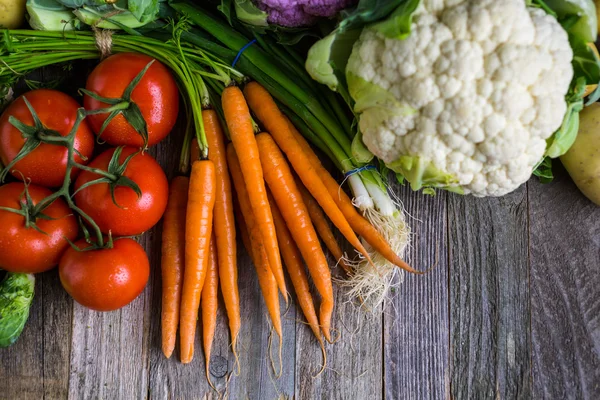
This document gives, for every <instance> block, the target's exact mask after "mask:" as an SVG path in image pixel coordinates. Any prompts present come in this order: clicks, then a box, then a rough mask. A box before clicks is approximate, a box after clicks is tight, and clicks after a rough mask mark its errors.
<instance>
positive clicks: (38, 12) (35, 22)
mask: <svg viewBox="0 0 600 400" xmlns="http://www.w3.org/2000/svg"><path fill="white" fill-rule="evenodd" d="M26 8H27V14H28V15H29V24H30V25H31V27H32V28H33V29H36V30H47V31H62V30H67V31H70V30H73V29H77V28H78V27H79V21H78V20H77V18H76V17H75V15H74V14H73V13H72V12H71V11H70V10H69V9H68V8H66V7H65V6H64V5H62V4H60V3H59V2H58V1H57V0H27V3H26Z"/></svg>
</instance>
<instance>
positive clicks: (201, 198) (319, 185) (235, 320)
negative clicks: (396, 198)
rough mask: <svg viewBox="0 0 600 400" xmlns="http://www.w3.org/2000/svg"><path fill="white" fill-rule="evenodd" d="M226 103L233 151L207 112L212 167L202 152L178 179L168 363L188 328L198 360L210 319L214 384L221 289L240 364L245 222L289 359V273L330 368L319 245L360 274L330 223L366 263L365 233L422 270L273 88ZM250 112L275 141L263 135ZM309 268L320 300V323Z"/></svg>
mask: <svg viewBox="0 0 600 400" xmlns="http://www.w3.org/2000/svg"><path fill="white" fill-rule="evenodd" d="M221 102H222V105H221V106H222V115H223V117H224V120H225V124H226V126H227V130H228V132H229V136H230V139H231V142H230V143H229V144H228V145H225V135H224V133H223V130H222V129H221V127H220V125H219V119H218V115H217V113H216V112H215V111H212V110H205V111H203V122H204V128H205V131H206V139H207V143H208V159H207V160H199V159H198V158H199V155H200V154H201V152H199V151H196V152H195V153H194V154H193V155H192V160H193V164H192V171H191V175H190V178H189V180H188V178H184V177H177V178H175V179H174V180H173V182H172V184H171V194H170V200H169V205H168V208H167V212H166V213H165V220H164V231H163V260H162V262H163V265H162V273H163V309H162V333H163V337H162V344H163V352H164V353H165V355H166V356H167V357H170V355H171V354H172V352H173V349H174V347H175V341H176V332H177V328H178V327H179V331H180V347H181V361H182V362H183V363H187V362H190V361H191V359H192V356H193V351H194V349H193V343H194V335H195V329H196V319H197V315H198V312H199V311H201V313H202V322H203V344H204V353H205V358H206V370H207V375H208V363H209V358H210V350H211V343H212V339H213V337H214V331H215V321H216V313H217V304H218V301H217V292H218V285H219V282H220V287H221V292H222V294H223V299H224V302H225V308H226V311H227V316H228V318H229V327H230V333H231V344H232V348H233V352H234V354H235V355H236V359H237V353H236V343H237V336H238V333H239V330H240V308H239V294H238V289H237V265H236V229H235V223H234V218H235V219H237V220H238V221H237V222H238V227H239V228H240V236H241V238H242V241H243V243H244V245H245V247H246V249H247V251H248V253H249V254H250V256H251V259H252V260H253V264H254V266H255V269H256V274H257V277H258V280H259V284H260V288H261V291H262V294H263V297H264V300H265V304H266V308H267V311H268V313H269V316H270V319H271V321H272V324H273V328H274V330H275V332H276V333H277V335H278V337H279V348H280V353H279V354H281V345H282V330H281V315H280V306H279V294H281V295H282V296H283V299H284V300H285V302H286V304H287V303H288V290H287V287H286V280H285V276H284V272H283V268H284V265H285V269H286V270H287V272H288V275H289V277H290V281H291V283H292V285H293V288H294V291H295V293H296V297H297V299H298V303H299V305H300V307H301V309H302V311H303V313H304V316H305V317H306V319H307V321H308V325H309V326H310V328H311V330H312V332H313V333H314V334H315V336H316V338H317V340H318V342H319V344H320V346H321V349H322V351H323V356H324V363H323V367H324V366H325V350H324V342H323V340H322V336H323V337H324V338H325V339H326V340H327V341H329V342H331V341H332V339H331V318H332V314H333V308H334V297H333V286H332V279H331V272H330V266H329V265H328V262H327V259H326V257H325V254H324V252H323V248H322V247H321V242H320V240H319V238H320V239H321V240H323V242H324V243H325V245H326V247H327V248H328V249H329V250H330V252H331V253H332V255H333V256H334V257H335V258H336V259H337V261H338V263H339V264H340V265H341V266H342V267H343V268H344V270H345V271H346V272H347V273H349V274H350V273H352V271H351V270H350V269H349V268H348V266H347V265H346V264H345V262H344V257H343V253H342V250H341V248H340V245H339V243H337V241H336V239H335V237H334V234H333V232H332V231H331V228H330V226H329V222H328V221H327V217H328V218H329V220H330V221H331V222H332V223H333V224H334V225H335V226H336V227H337V228H338V230H339V231H340V232H341V233H342V235H343V236H344V237H345V238H346V239H347V240H348V242H349V243H350V244H351V245H352V246H353V247H354V248H355V249H356V250H357V251H358V252H359V253H360V254H361V255H362V257H364V258H365V259H366V260H370V259H369V254H368V253H367V251H366V249H365V248H364V246H363V244H362V243H361V241H360V240H359V238H358V236H357V234H358V235H360V236H362V238H363V239H364V240H365V241H366V242H367V243H369V244H370V245H371V246H372V247H373V248H374V249H376V250H377V251H378V252H379V253H381V254H382V255H384V256H385V257H386V258H387V259H388V260H390V261H391V262H393V263H394V264H395V265H397V266H398V267H401V268H403V269H405V270H408V271H410V272H415V273H416V272H417V271H415V270H413V269H412V268H411V267H409V266H408V265H407V264H406V263H405V262H404V261H403V260H401V259H400V257H398V256H397V255H396V254H395V253H394V252H393V251H392V249H391V247H390V246H389V244H388V243H387V242H386V241H385V239H383V237H382V236H381V235H380V234H379V233H378V231H377V230H376V229H375V228H374V227H373V226H372V225H371V224H370V223H369V222H368V221H367V220H366V219H365V218H364V217H362V215H360V214H359V213H358V212H357V211H356V209H355V207H354V205H353V204H352V201H351V200H350V198H349V197H348V196H347V195H346V194H345V193H344V192H343V191H342V190H341V189H340V188H339V185H338V183H337V182H336V181H335V179H334V178H333V177H332V176H331V175H330V174H329V172H328V171H327V170H326V169H325V168H324V167H323V166H322V165H321V163H320V161H319V159H318V157H317V156H316V155H315V153H314V152H313V150H312V149H311V148H310V146H309V145H308V143H307V142H306V140H305V139H304V138H303V137H302V135H300V133H299V132H298V131H297V130H296V128H295V127H294V126H293V125H292V124H291V123H290V121H289V120H288V119H287V118H286V117H285V116H284V115H283V114H282V112H281V110H280V109H279V108H278V106H277V104H276V103H275V101H274V100H273V98H272V97H271V95H270V94H269V92H268V91H267V90H266V89H265V88H264V87H262V86H261V85H260V84H258V83H256V82H251V83H248V84H246V86H245V88H244V92H242V90H241V89H240V88H239V87H237V86H229V87H227V88H225V89H224V90H223V92H222V95H221ZM250 110H252V112H253V114H254V116H255V117H256V118H257V119H258V121H259V122H260V124H261V125H262V127H263V128H264V129H265V132H262V133H258V132H256V131H255V124H254V123H253V120H252V116H251V113H250ZM267 132H268V133H267ZM257 133H258V134H257ZM194 147H195V146H193V147H192V149H194ZM232 184H233V187H234V189H235V194H236V196H235V197H236V201H235V203H236V205H237V208H236V209H234V199H233V197H234V196H233V193H232V189H231V186H232ZM234 216H235V217H234ZM282 259H283V261H282ZM304 263H306V266H307V268H308V272H309V274H310V277H311V279H312V281H313V283H314V285H315V287H316V289H317V292H318V293H319V295H320V305H319V313H318V316H317V312H316V309H315V305H314V302H313V298H312V295H311V293H310V289H309V278H308V275H307V274H306V271H305V269H304Z"/></svg>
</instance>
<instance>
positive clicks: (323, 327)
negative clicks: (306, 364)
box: [0, 0, 600, 378]
mask: <svg viewBox="0 0 600 400" xmlns="http://www.w3.org/2000/svg"><path fill="white" fill-rule="evenodd" d="M313 3H314V4H313ZM313 3H311V2H310V1H302V2H296V3H294V7H293V8H292V9H286V8H285V2H274V1H256V2H250V1H242V0H235V1H233V2H231V1H223V2H222V4H221V7H220V8H219V9H220V11H221V12H222V14H223V15H219V14H217V13H216V12H217V11H216V9H212V10H208V9H207V8H208V6H203V7H199V6H197V5H194V4H193V3H192V2H191V1H184V0H180V1H176V0H172V1H168V2H166V1H165V2H163V1H153V2H147V1H141V0H140V1H134V0H128V1H125V0H121V1H108V0H106V1H104V0H94V1H86V0H77V1H71V0H28V1H27V10H28V15H29V22H30V24H31V26H33V27H34V28H36V29H38V30H3V31H0V32H2V35H3V41H2V43H1V44H0V94H2V98H6V99H8V98H10V89H11V86H13V85H14V84H15V83H17V82H18V81H19V80H21V79H22V78H23V77H25V76H26V75H27V74H28V73H30V72H32V71H34V70H36V69H38V68H42V67H45V66H50V65H55V64H69V63H71V62H74V61H76V60H97V59H100V60H101V62H100V63H99V64H98V65H97V66H96V67H95V69H94V70H93V72H92V73H91V74H90V75H89V76H88V79H87V84H86V87H85V88H82V89H81V90H80V93H81V94H82V96H83V101H82V103H83V106H81V105H80V104H79V103H78V102H77V100H75V99H73V98H71V97H69V96H68V95H66V94H64V93H61V92H59V91H56V90H49V89H37V90H33V91H30V92H27V93H25V94H24V95H23V96H21V97H19V98H18V99H16V100H15V101H13V102H11V103H10V104H9V105H8V106H7V108H6V110H5V111H4V113H3V114H2V116H1V117H0V161H1V162H2V164H3V165H5V168H3V169H2V170H1V173H0V179H2V180H3V182H4V181H5V180H9V179H10V180H11V182H9V183H5V184H4V185H3V186H0V254H2V255H1V256H0V268H1V269H4V270H6V271H9V273H8V277H7V278H6V280H5V281H4V283H3V285H4V286H1V285H0V293H1V292H2V290H5V291H6V292H7V293H11V295H10V296H7V297H5V299H8V300H3V299H2V298H1V297H0V345H9V344H11V343H12V342H14V340H15V339H16V337H18V335H19V333H20V331H21V330H22V328H23V326H24V323H25V321H26V319H27V310H28V307H29V304H30V303H31V299H32V296H33V280H32V278H31V277H30V275H26V274H31V273H37V272H42V271H46V270H49V269H51V268H53V267H54V266H56V265H58V267H59V268H58V269H59V274H60V278H61V282H62V284H63V286H64V288H65V290H66V291H67V292H68V293H69V294H70V295H71V296H72V297H73V298H74V299H75V300H76V301H77V302H79V303H80V304H82V305H84V306H86V307H89V308H91V309H94V310H100V311H110V310H115V309H117V308H120V307H123V306H124V305H126V304H128V303H129V302H131V301H132V300H133V299H134V298H136V297H137V296H138V295H139V294H140V293H141V292H142V291H143V289H144V287H145V285H146V282H147V280H148V276H149V272H150V265H149V262H148V258H147V256H146V254H145V253H144V251H143V249H142V248H141V246H140V245H139V244H137V242H135V240H133V237H134V236H137V235H140V234H142V233H143V232H145V231H147V230H149V229H151V228H152V227H153V226H154V225H155V224H156V223H157V222H158V221H159V220H160V219H161V218H162V219H163V231H162V260H161V268H162V311H161V323H162V351H163V353H164V354H165V356H166V357H170V356H171V355H172V353H173V351H174V349H175V345H176V342H177V337H178V336H179V342H180V359H181V362H183V363H189V362H190V361H191V360H192V358H193V355H194V339H195V334H196V325H197V320H198V315H199V313H200V314H201V318H202V326H203V332H202V339H203V340H202V343H203V347H204V355H205V358H206V364H205V365H206V375H207V378H209V374H208V367H209V360H210V354H211V345H212V339H213V337H214V335H215V328H216V315H217V308H218V303H219V301H218V297H219V296H218V293H219V289H220V292H221V293H222V297H223V300H224V305H225V309H226V312H227V317H228V320H229V330H230V339H231V344H232V346H231V348H232V351H233V353H234V355H235V357H236V359H237V353H238V351H239V349H238V346H237V341H238V334H239V332H240V324H241V322H240V320H241V318H240V299H239V293H238V282H237V254H238V250H237V236H238V235H239V236H240V237H241V242H242V243H243V245H244V246H245V248H246V251H247V252H248V254H249V255H250V256H251V259H252V260H253V264H254V267H255V270H256V274H257V277H258V281H259V283H260V288H261V292H262V295H263V298H264V300H265V305H266V308H267V311H268V313H269V316H270V319H271V322H272V325H273V329H274V330H275V332H276V333H277V334H278V337H279V348H280V352H279V354H280V355H281V346H282V343H283V338H282V330H281V314H280V295H281V296H283V299H284V301H285V303H286V304H288V302H289V295H288V293H289V292H290V290H288V287H287V286H286V277H285V275H286V273H285V272H284V270H285V271H287V275H288V276H289V278H290V282H291V283H292V286H293V291H294V292H295V294H296V297H297V300H298V304H299V306H300V308H301V309H302V311H303V314H304V316H305V318H306V320H307V322H308V325H309V328H310V329H311V330H312V332H313V333H314V335H315V337H316V339H317V343H318V344H319V346H320V348H321V349H322V351H323V357H324V360H323V368H325V363H326V360H325V350H324V348H325V344H324V340H323V338H324V339H325V340H326V341H328V342H333V341H334V340H333V338H332V332H331V330H332V329H331V318H332V314H333V310H334V308H335V301H334V295H333V283H334V282H333V278H332V273H331V267H332V266H330V265H329V264H328V261H327V257H326V255H325V251H324V248H323V245H324V246H325V247H326V248H327V249H328V250H329V252H330V253H331V255H332V256H333V257H334V259H335V260H336V262H337V264H338V265H339V266H340V267H341V269H342V270H343V274H341V275H343V276H341V277H340V279H338V280H336V282H339V284H340V285H344V286H348V293H349V295H350V296H352V298H354V299H356V302H357V304H359V305H360V306H361V307H362V308H366V309H370V310H376V309H377V307H378V306H380V305H381V303H382V302H383V301H384V300H385V298H386V296H387V294H388V289H389V287H390V286H391V285H392V284H393V282H394V278H395V276H396V275H397V272H398V271H408V272H410V273H415V274H420V273H421V272H419V271H418V270H417V269H414V268H412V267H411V266H409V265H408V264H407V263H406V262H405V261H403V259H402V257H403V255H404V251H405V248H406V246H407V244H408V237H409V228H408V226H407V224H406V223H405V217H404V213H403V211H402V209H401V208H399V207H398V206H397V202H396V201H394V199H393V198H392V197H391V195H390V194H389V193H388V191H387V175H388V172H390V170H393V171H394V172H395V173H396V177H397V179H399V180H400V181H401V182H404V181H405V180H406V181H408V182H409V183H410V184H411V187H412V188H413V189H415V190H418V189H424V191H425V192H426V193H430V194H431V193H434V192H433V190H434V189H439V188H441V189H447V190H451V191H455V192H458V193H463V194H467V193H471V194H474V195H477V196H490V195H494V196H497V195H503V194H505V193H508V192H510V191H512V190H514V189H516V188H517V187H518V186H519V185H520V184H522V183H523V182H525V181H526V180H527V179H528V178H529V177H530V176H531V174H532V173H533V172H534V170H536V173H537V174H538V175H540V176H543V177H544V178H549V177H551V170H550V169H549V165H550V162H549V161H548V160H549V158H545V157H551V158H555V157H558V156H560V155H563V154H564V153H565V152H567V150H568V149H569V148H570V147H571V145H572V144H573V143H574V142H575V143H576V145H575V146H574V147H573V149H572V150H571V151H569V152H568V153H567V154H566V155H563V158H562V159H563V162H564V163H565V165H566V166H567V168H568V169H569V171H570V172H571V171H572V170H573V171H574V170H575V169H577V168H578V167H577V166H576V165H577V164H576V161H573V160H576V159H577V157H578V156H577V154H583V153H584V152H585V151H587V150H589V149H596V150H597V146H596V147H594V146H591V145H589V144H587V143H588V141H591V140H592V139H589V138H588V136H585V137H584V136H581V135H580V136H581V138H577V130H578V127H579V112H580V111H581V110H582V109H583V107H584V98H586V97H587V103H593V102H595V101H596V100H597V99H598V97H600V95H599V93H600V90H598V89H597V87H593V85H594V84H598V82H600V61H599V59H598V56H597V54H596V53H594V48H593V46H589V45H588V42H590V41H593V39H595V36H596V33H597V27H596V24H597V21H596V14H595V8H594V6H593V4H592V3H588V2H585V1H584V2H574V1H571V0H569V1H566V0H565V1H559V0H555V1H554V0H553V1H545V2H543V1H541V0H531V1H527V2H525V1H522V0H510V1H506V2H496V1H492V0H464V1H431V0H423V1H418V0H393V1H392V0H390V1H383V2H376V1H372V0H361V1H359V2H358V3H357V4H356V5H354V2H352V1H334V2H325V3H326V4H321V3H319V2H313ZM379 3H381V4H379ZM286 13H288V14H289V15H288V14H286ZM321 17H323V18H325V19H319V18H321ZM327 18H337V22H338V24H337V26H336V27H335V28H329V29H327V28H326V26H327V24H329V25H331V23H332V20H327ZM318 21H321V23H322V25H321V29H323V30H324V31H325V32H326V35H325V37H323V38H322V39H321V40H319V41H316V42H315V41H314V40H312V41H311V43H310V44H311V45H312V47H311V48H310V50H309V51H308V54H307V57H306V59H305V58H304V57H303V56H302V55H301V53H299V52H297V51H296V49H295V48H293V47H290V45H288V44H284V42H285V43H291V41H298V40H300V38H304V39H302V40H304V41H306V40H309V39H307V38H309V37H310V36H314V35H319V32H318V31H317V30H315V29H311V28H303V29H300V30H298V29H295V30H286V29H284V27H283V25H286V26H287V27H290V26H292V27H298V26H305V25H310V24H313V23H317V22H318ZM103 28H104V29H103ZM107 29H111V30H107ZM302 43H304V42H302ZM305 67H306V70H307V71H308V73H307V71H306V70H305ZM309 73H310V75H309ZM311 76H312V78H314V80H313V79H311ZM317 81H318V82H320V83H323V84H325V85H327V86H328V87H329V88H331V89H332V90H333V91H330V90H328V89H327V87H326V86H323V85H320V84H318V83H317ZM334 91H336V92H338V93H335V92H334ZM180 106H181V108H182V109H183V111H184V112H183V113H182V114H183V115H185V118H186V122H187V126H186V129H185V132H184V140H183V148H182V151H181V161H180V165H179V176H177V177H175V178H173V179H172V180H171V182H170V183H169V182H168V181H167V178H166V176H165V173H164V172H163V171H162V169H161V168H160V166H159V165H158V164H157V163H156V161H155V160H154V159H153V158H152V157H151V156H150V155H148V154H147V152H146V150H147V149H148V147H149V146H153V145H156V144H157V143H159V142H160V141H161V140H163V139H164V138H165V137H166V136H167V135H168V134H169V133H170V132H171V130H172V129H173V126H174V124H175V122H176V119H177V116H178V114H179V108H180ZM588 110H590V111H589V112H588V111H587V110H585V111H583V112H582V120H583V121H585V119H584V116H586V115H587V114H588V113H591V112H592V110H595V109H594V108H593V107H590V108H589V109H588ZM593 121H595V120H593ZM594 123H595V122H589V123H586V124H582V128H583V127H585V129H587V130H588V131H592V130H593V126H594V125H593V124H594ZM590 137H591V136H590ZM576 138H577V139H576ZM95 142H97V143H96V144H95ZM309 142H310V144H309ZM98 144H100V145H101V146H102V149H101V150H99V149H98ZM311 144H312V145H313V146H315V147H316V148H317V149H319V150H320V151H321V152H322V153H323V154H324V155H325V156H327V157H328V158H329V159H330V161H331V162H332V163H333V164H334V165H335V167H337V168H338V169H339V170H340V172H341V173H343V174H344V180H343V181H342V182H338V181H337V180H336V179H335V178H334V177H333V176H332V175H331V174H330V172H329V171H328V170H327V169H326V168H325V167H324V166H323V165H322V163H321V159H320V158H319V157H318V156H317V154H316V153H315V150H313V148H312V147H311ZM375 156H377V157H378V158H375ZM579 157H581V155H580V156H579ZM585 157H589V158H593V154H591V153H590V154H586V155H585ZM536 167H537V169H536ZM594 173H596V174H597V171H596V172H594ZM572 174H574V176H575V174H576V173H575V172H572ZM577 174H580V176H582V177H583V178H582V179H584V180H585V181H584V182H580V181H578V184H579V185H580V186H582V185H583V186H587V185H588V184H587V183H586V182H589V178H588V177H587V175H585V174H584V173H582V172H577ZM344 183H348V187H349V189H350V190H351V192H352V197H350V196H349V195H348V194H347V193H346V192H345V191H344V190H343V189H342V187H341V186H342V184H344ZM583 186H582V187H583ZM582 190H583V189H582ZM585 190H586V192H587V193H590V194H589V196H590V197H591V198H594V196H596V193H597V191H595V190H594V189H590V190H588V189H587V188H586V189H585ZM330 223H332V224H333V225H334V226H335V228H336V229H337V230H338V231H339V232H340V233H341V235H342V236H343V237H344V238H345V239H346V241H347V242H348V243H349V244H350V245H351V246H352V248H353V249H354V251H355V252H356V254H349V255H347V254H345V253H344V252H343V250H342V248H343V247H344V246H343V245H342V244H341V243H339V242H338V241H337V239H336V237H335V235H334V233H333V231H332V228H331V226H330ZM238 229H239V230H238ZM420 269H422V268H420ZM307 272H308V273H307ZM311 281H312V283H313V284H314V287H315V288H316V292H317V293H318V299H315V297H314V296H313V295H312V294H311V289H310V282H311ZM26 283H27V284H26ZM1 301H7V304H8V305H7V306H5V307H4V309H8V310H12V311H10V312H9V313H8V314H3V311H2V303H1ZM317 310H318V311H317ZM279 365H281V362H280V363H279ZM238 368H239V365H238ZM273 368H274V370H275V374H276V375H278V374H280V373H281V369H279V368H277V367H276V366H273Z"/></svg>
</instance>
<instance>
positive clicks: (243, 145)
mask: <svg viewBox="0 0 600 400" xmlns="http://www.w3.org/2000/svg"><path fill="white" fill-rule="evenodd" d="M221 99H222V102H223V112H224V113H225V121H226V122H227V127H228V128H229V133H230V135H231V141H232V143H233V147H234V148H235V151H236V153H237V156H238V157H239V163H240V166H241V170H242V174H243V176H244V181H245V182H248V185H247V191H248V197H249V199H250V205H251V206H252V212H253V213H254V216H255V218H256V223H257V225H258V230H259V232H260V234H261V237H262V238H263V244H264V246H265V251H266V253H267V257H268V258H269V266H270V268H271V269H272V271H273V274H274V275H275V279H277V285H278V286H279V290H281V293H282V294H283V297H284V298H285V299H286V302H287V292H286V289H285V280H284V279H283V267H282V265H281V258H280V256H279V246H278V244H277V234H276V233H275V227H274V226H273V216H272V215H271V209H270V208H269V203H268V201H267V190H266V188H265V182H264V179H263V171H262V168H261V166H260V161H259V158H258V147H257V146H256V138H255V137H254V129H253V126H252V118H251V117H250V110H248V104H246V100H245V99H244V94H243V93H242V91H241V90H240V89H239V88H238V87H236V86H230V87H228V88H226V89H225V90H224V91H223V94H222V96H221Z"/></svg>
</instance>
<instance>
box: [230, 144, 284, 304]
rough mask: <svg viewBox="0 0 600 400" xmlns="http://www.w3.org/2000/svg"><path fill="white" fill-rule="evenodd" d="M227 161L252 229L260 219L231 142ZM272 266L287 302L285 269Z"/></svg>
mask: <svg viewBox="0 0 600 400" xmlns="http://www.w3.org/2000/svg"><path fill="white" fill-rule="evenodd" d="M227 162H228V164H229V172H230V174H231V179H232V180H233V185H234V186H235V191H236V193H237V199H238V203H239V205H240V209H241V211H242V214H243V216H244V219H245V220H246V224H247V225H248V229H250V230H252V229H254V226H253V224H256V225H258V221H257V218H256V215H255V214H254V209H253V208H252V206H251V204H250V198H249V197H250V193H249V190H248V188H247V185H246V182H245V181H244V178H245V177H244V176H243V172H242V167H241V165H240V161H239V159H238V156H237V153H236V151H235V149H234V147H233V145H232V144H231V143H230V144H229V145H228V146H227ZM261 179H263V178H261ZM252 185H254V182H252ZM266 194H267V192H266V188H265V195H266ZM265 199H266V197H265ZM266 207H269V201H268V200H267V203H266ZM269 215H271V209H270V208H269ZM271 221H272V219H271ZM273 230H275V225H273ZM259 231H260V230H259ZM261 237H262V234H261ZM275 241H277V234H275ZM263 245H264V241H263ZM277 251H279V250H277ZM265 252H266V246H265ZM269 262H270V261H269ZM282 267H283V266H282ZM270 268H271V272H273V275H274V276H275V280H276V281H277V286H278V287H279V290H280V291H281V294H283V296H284V298H285V302H286V304H287V302H288V297H287V289H286V287H285V277H284V275H283V269H279V268H273V267H272V266H270Z"/></svg>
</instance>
